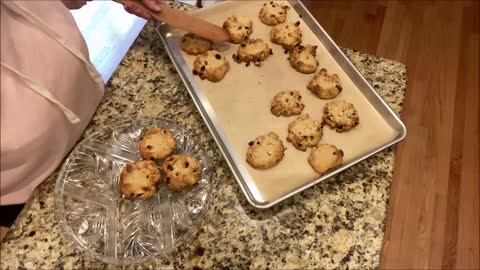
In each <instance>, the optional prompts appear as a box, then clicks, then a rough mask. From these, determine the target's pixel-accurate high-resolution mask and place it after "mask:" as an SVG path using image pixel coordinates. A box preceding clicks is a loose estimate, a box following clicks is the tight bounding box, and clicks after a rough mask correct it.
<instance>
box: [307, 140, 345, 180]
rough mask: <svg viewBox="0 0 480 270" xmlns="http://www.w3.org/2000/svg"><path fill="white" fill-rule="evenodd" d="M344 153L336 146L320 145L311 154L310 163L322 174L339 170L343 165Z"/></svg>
mask: <svg viewBox="0 0 480 270" xmlns="http://www.w3.org/2000/svg"><path fill="white" fill-rule="evenodd" d="M342 160H343V151H342V150H341V149H337V147H335V146H334V145H330V144H319V145H318V146H317V147H316V148H315V149H314V150H313V151H312V153H311V154H310V157H309V158H308V163H310V165H311V166H312V168H313V169H314V170H315V171H316V172H317V173H320V174H324V173H326V172H328V171H330V170H333V169H335V168H338V167H340V166H341V165H342Z"/></svg>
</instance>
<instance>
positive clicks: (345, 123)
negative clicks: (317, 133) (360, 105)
mask: <svg viewBox="0 0 480 270" xmlns="http://www.w3.org/2000/svg"><path fill="white" fill-rule="evenodd" d="M323 120H324V122H325V124H327V125H328V126H330V127H331V128H333V129H335V130H336V131H337V132H345V131H348V130H350V129H352V128H354V127H355V126H357V125H358V123H360V118H359V117H358V113H357V110H356V109H355V107H354V106H353V104H352V103H349V102H346V101H345V100H335V101H331V102H329V103H327V105H325V109H324V111H323Z"/></svg>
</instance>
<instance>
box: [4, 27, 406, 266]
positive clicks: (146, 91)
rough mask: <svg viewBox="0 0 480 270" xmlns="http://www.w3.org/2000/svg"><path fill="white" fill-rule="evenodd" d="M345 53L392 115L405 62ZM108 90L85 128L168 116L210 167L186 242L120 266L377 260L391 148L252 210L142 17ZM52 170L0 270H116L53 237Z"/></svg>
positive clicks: (11, 236) (7, 243) (7, 246)
mask: <svg viewBox="0 0 480 270" xmlns="http://www.w3.org/2000/svg"><path fill="white" fill-rule="evenodd" d="M345 52H346V54H347V55H348V57H349V58H350V59H351V60H352V62H353V63H354V64H355V65H356V66H357V68H358V69H359V70H360V71H361V72H362V73H363V74H364V76H365V77H366V78H367V80H368V81H369V82H370V83H371V84H372V85H373V86H374V87H375V89H376V90H377V91H378V92H379V93H380V94H381V95H382V97H383V98H384V99H385V100H386V101H387V102H388V104H389V105H390V106H391V107H392V108H393V109H394V110H395V111H396V112H397V113H399V114H400V113H401V108H402V101H403V98H404V93H405V87H406V69H405V66H404V65H402V64H399V63H396V62H392V61H389V60H385V59H381V58H376V57H373V56H369V55H365V54H360V53H358V52H355V51H352V50H348V49H346V50H345ZM107 91H108V92H107V95H106V97H105V99H104V101H103V103H102V104H101V106H100V107H99V109H98V112H97V114H96V116H95V118H94V120H93V121H92V123H91V125H90V126H89V128H88V130H87V131H86V134H90V133H91V132H94V131H95V130H97V129H98V128H99V127H102V126H104V125H108V124H111V123H114V122H115V121H117V120H121V119H124V118H125V117H133V116H151V117H163V118H168V119H171V120H173V121H175V122H177V123H179V124H181V125H183V126H185V127H186V128H188V129H189V130H190V131H192V132H193V133H194V134H195V135H196V136H197V137H198V138H199V140H200V141H201V142H202V144H203V146H204V147H205V148H206V149H208V154H209V156H210V157H211V159H212V161H213V163H214V165H213V167H215V168H217V169H216V172H215V174H216V175H215V179H217V183H216V188H215V191H214V194H213V199H212V204H211V205H210V208H209V211H208V213H207V215H206V217H205V220H204V221H203V223H202V225H201V229H200V230H199V231H198V233H197V234H196V235H195V237H194V238H193V239H192V241H191V243H189V244H187V245H184V246H183V247H181V248H180V249H179V251H178V252H176V253H174V254H172V255H171V256H169V257H168V258H164V259H159V260H157V261H153V262H149V263H145V264H142V265H136V266H130V267H127V268H132V269H133V268H135V269H144V268H152V269H165V268H179V269H184V268H185V269H192V268H193V269H198V268H202V269H213V268H239V269H266V268H269V269H293V268H295V269H306V268H327V269H330V268H343V269H345V268H349V269H366V268H377V267H378V266H379V260H380V248H381V242H382V238H383V234H384V233H383V232H384V226H385V217H386V209H387V205H388V194H389V191H390V184H391V183H390V182H391V179H392V172H393V164H394V149H388V150H386V151H383V152H381V153H379V154H377V155H375V156H374V157H372V158H370V159H368V160H367V161H364V162H362V163H360V164H358V165H356V166H354V167H352V168H351V169H349V170H347V171H345V172H344V173H342V174H340V175H338V176H337V177H335V178H334V179H331V180H330V181H325V182H323V183H320V184H319V185H317V186H315V187H313V188H310V189H308V190H307V191H305V192H303V193H301V194H299V195H296V196H294V197H292V198H290V199H288V200H287V201H285V202H283V203H281V204H279V205H277V206H275V207H273V208H271V209H269V210H256V209H255V208H253V207H251V206H250V205H249V204H248V203H247V201H246V200H245V198H244V195H243V194H242V192H241V190H240V188H239V186H238V184H237V183H236V181H235V179H234V178H233V176H232V174H231V173H230V171H229V169H228V166H227V164H226V163H225V161H224V160H223V158H222V156H221V154H220V151H219V150H218V148H217V146H216V145H215V143H214V141H213V138H212V137H211V136H210V134H209V132H208V130H207V128H206V126H205V125H204V124H203V121H202V119H201V117H200V115H199V113H198V112H197V110H196V108H195V106H194V104H193V102H192V101H191V100H190V97H189V95H188V93H187V91H186V89H185V87H184V86H183V84H182V82H181V81H180V77H179V76H178V74H177V73H176V71H175V69H174V68H173V66H172V65H171V63H170V60H169V58H168V56H167V54H166V53H165V51H164V49H163V45H162V43H161V41H160V39H159V38H158V37H157V35H156V33H155V32H154V30H153V27H152V25H151V24H148V25H147V27H146V28H145V29H144V31H143V32H142V33H141V36H140V37H139V38H138V39H137V41H136V42H135V44H134V45H133V47H132V48H131V50H130V51H129V53H128V55H127V56H126V57H125V59H124V60H123V62H122V63H121V66H120V67H119V68H118V70H117V71H116V73H115V74H114V76H113V78H112V79H111V80H110V82H109V83H108V85H107ZM56 176H57V174H56V173H54V174H53V175H52V176H51V177H49V178H48V179H47V180H46V181H45V182H44V183H43V184H41V185H40V186H39V187H38V188H37V190H36V191H35V193H34V195H33V196H32V198H31V200H30V201H29V202H28V203H27V205H26V207H25V209H24V210H23V212H22V213H21V215H20V216H19V218H18V219H17V221H16V222H15V224H14V226H13V227H12V229H11V230H10V232H9V233H8V234H7V236H6V238H5V239H4V240H3V242H2V246H1V268H2V269H17V268H20V269H22V268H28V269H53V268H55V269H57V268H66V269H71V268H77V269H78V268H89V269H90V268H95V269H98V268H115V266H113V265H106V264H103V263H101V262H98V261H94V260H92V259H90V258H87V257H84V256H82V254H81V253H80V252H79V251H78V250H75V249H74V248H73V247H72V246H71V245H70V244H69V243H68V242H67V241H66V240H65V239H64V238H63V237H62V236H61V235H60V232H59V229H58V226H57V224H56V221H55V217H54V203H53V201H54V200H53V190H54V185H55V179H56ZM196 267H198V268H196Z"/></svg>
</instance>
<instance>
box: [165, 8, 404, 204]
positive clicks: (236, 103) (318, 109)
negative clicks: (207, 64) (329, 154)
mask: <svg viewBox="0 0 480 270" xmlns="http://www.w3.org/2000/svg"><path fill="white" fill-rule="evenodd" d="M266 2H267V1H265V2H264V1H230V2H224V3H221V4H217V5H215V6H212V7H209V8H207V9H201V10H198V11H196V12H195V14H196V15H197V16H200V17H202V18H204V19H206V20H208V21H210V22H213V23H216V24H217V25H220V26H221V25H222V24H223V22H224V21H225V20H226V19H227V18H228V17H229V16H231V15H242V16H247V17H250V18H251V19H252V20H253V33H252V35H251V36H250V37H251V38H261V39H263V40H264V41H266V42H268V43H269V45H270V47H271V48H272V49H273V55H272V56H270V57H269V58H267V59H266V60H265V61H264V62H263V63H262V66H261V67H256V66H254V65H253V63H252V64H251V65H250V66H249V67H245V64H244V63H242V64H238V63H236V62H235V61H233V59H232V55H233V54H234V53H236V51H237V48H238V45H236V44H215V45H214V48H215V49H216V50H218V51H220V52H221V53H222V54H224V55H225V56H226V57H227V59H228V61H229V63H230V70H229V72H228V73H227V74H226V75H225V78H224V79H223V80H222V81H220V82H217V83H212V82H209V81H207V80H201V79H200V78H199V77H198V76H195V78H196V80H197V83H198V85H199V86H200V88H201V90H202V91H203V93H204V94H205V95H206V97H207V98H208V101H209V103H210V105H211V106H212V108H213V110H214V111H215V114H216V116H217V117H218V119H219V121H220V123H221V126H222V128H223V129H224V131H225V133H226V134H227V136H228V139H229V140H230V142H231V143H232V145H233V147H234V151H235V153H232V154H236V155H238V157H239V160H241V161H242V162H243V164H244V166H245V167H246V168H247V170H248V173H249V174H250V176H251V178H252V181H253V183H254V184H255V185H256V188H257V190H258V192H259V193H260V194H261V197H262V199H263V201H272V200H275V199H277V198H280V197H282V196H284V195H286V194H287V193H289V192H291V191H293V190H295V189H297V188H299V187H300V186H302V185H304V184H306V183H309V182H312V181H314V180H315V179H317V178H318V177H319V174H317V173H316V172H315V171H314V170H313V169H312V168H311V166H310V164H309V163H308V157H309V155H310V152H311V150H307V152H302V151H299V150H297V149H296V148H295V147H294V146H293V145H292V144H290V143H289V142H287V140H286V137H287V133H288V131H287V129H288V124H289V123H290V122H292V121H294V120H295V119H296V118H297V116H292V117H276V116H274V115H273V114H272V113H271V112H270V105H271V101H272V99H273V97H274V96H275V95H276V94H277V93H278V92H280V91H283V90H293V89H295V90H298V91H299V92H300V93H301V95H302V100H303V101H304V103H305V109H304V111H303V114H305V113H308V114H309V115H310V116H311V117H312V118H314V119H317V120H321V119H322V115H323V108H324V106H325V104H326V103H327V102H329V100H321V99H319V98H317V97H316V96H315V95H313V94H312V93H311V92H310V91H309V90H308V89H307V88H306V86H307V84H308V82H309V81H310V80H311V79H312V78H313V76H314V74H309V75H306V74H301V73H299V72H297V71H296V70H294V69H293V68H292V67H291V66H290V63H289V62H288V60H287V57H288V54H285V53H284V49H283V48H282V47H281V46H279V45H276V44H273V43H272V42H271V40H270V30H271V27H270V26H267V25H265V24H263V23H262V22H261V21H260V19H259V18H258V13H259V11H260V9H261V7H262V6H263V4H264V3H266ZM277 2H281V3H284V4H286V5H289V4H288V2H283V1H277ZM296 21H302V19H301V18H300V17H299V15H298V14H297V13H296V12H295V10H293V8H290V9H289V10H288V16H287V22H296ZM300 28H301V30H302V33H303V42H302V43H303V44H312V45H317V46H318V49H317V59H318V60H319V68H318V70H317V72H318V71H319V70H320V69H321V68H326V69H327V70H328V72H330V73H337V74H338V75H339V76H340V80H341V84H342V86H343V91H342V92H341V93H340V95H339V96H338V97H337V98H336V99H335V100H340V99H344V100H346V101H349V102H351V103H353V104H354V106H355V108H356V109H357V111H358V114H359V116H360V124H359V125H358V126H357V127H355V128H354V129H352V130H350V131H349V132H345V133H337V132H336V131H334V130H332V129H330V128H329V127H328V126H325V127H324V128H323V138H322V140H321V143H328V144H333V145H336V146H337V147H338V148H340V149H342V150H343V152H344V153H345V156H344V162H343V163H344V164H347V163H348V162H349V161H351V160H353V159H355V158H358V157H360V156H362V155H365V154H366V153H367V152H368V151H370V150H372V149H373V148H376V147H378V146H380V145H383V144H385V143H387V142H389V141H391V140H392V139H393V138H394V137H395V135H396V132H395V130H394V129H393V128H392V127H391V126H390V125H389V124H388V123H387V122H386V121H385V120H384V119H383V118H382V116H381V115H380V114H379V113H378V112H377V111H376V110H375V108H374V107H373V106H372V105H371V104H370V103H369V101H368V100H367V99H366V98H365V97H364V95H363V94H362V92H361V91H360V90H359V89H358V88H357V87H356V86H355V84H354V83H353V82H352V81H351V80H350V78H349V77H348V76H347V75H346V74H345V73H344V72H343V71H342V69H341V68H340V66H339V65H338V64H337V63H336V61H335V60H334V58H333V57H332V56H331V55H330V54H329V53H328V51H327V50H326V49H325V48H324V47H323V46H322V44H321V43H320V41H319V40H318V39H317V38H316V37H315V35H314V34H313V32H312V31H311V30H310V29H309V28H308V27H307V26H306V25H305V24H304V23H301V24H300ZM173 34H174V36H175V37H177V38H178V41H180V38H181V36H182V35H183V34H184V32H181V31H174V32H173ZM182 53H183V56H184V58H185V61H186V62H187V64H188V65H189V67H190V68H191V69H193V62H194V60H195V56H191V55H188V54H186V53H184V52H183V51H182ZM330 101H331V100H330ZM270 131H273V132H276V133H277V134H278V135H279V136H280V138H281V139H282V141H283V143H284V145H285V146H286V148H287V150H286V151H285V157H284V158H283V160H282V161H281V162H280V163H279V164H278V165H277V166H276V167H274V168H271V169H268V170H257V169H254V168H252V167H251V166H250V165H249V164H248V163H247V162H246V156H245V155H246V151H247V149H248V143H249V142H250V141H252V140H254V139H255V138H256V137H257V136H259V135H263V134H266V133H268V132H270Z"/></svg>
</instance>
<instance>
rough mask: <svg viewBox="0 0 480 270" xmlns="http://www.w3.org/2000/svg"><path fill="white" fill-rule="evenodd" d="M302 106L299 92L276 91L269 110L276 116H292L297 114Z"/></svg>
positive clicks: (303, 106)
mask: <svg viewBox="0 0 480 270" xmlns="http://www.w3.org/2000/svg"><path fill="white" fill-rule="evenodd" d="M304 108H305V104H303V102H302V96H301V95H300V92H298V91H297V90H292V91H282V92H280V93H278V94H277V95H276V96H275V97H274V98H273V102H272V106H271V108H270V110H271V112H272V113H273V114H274V115H276V116H292V115H299V114H300V113H302V111H303V109H304Z"/></svg>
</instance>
